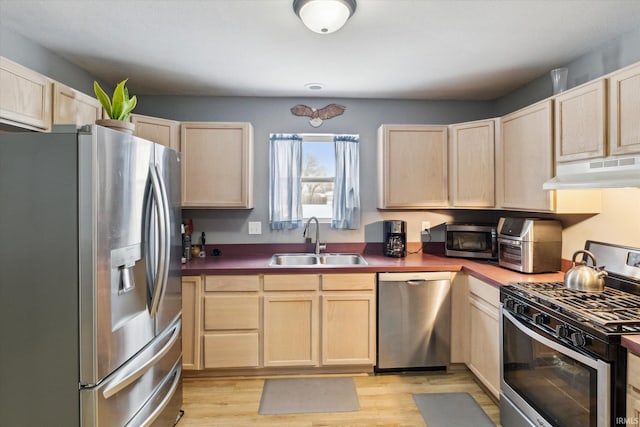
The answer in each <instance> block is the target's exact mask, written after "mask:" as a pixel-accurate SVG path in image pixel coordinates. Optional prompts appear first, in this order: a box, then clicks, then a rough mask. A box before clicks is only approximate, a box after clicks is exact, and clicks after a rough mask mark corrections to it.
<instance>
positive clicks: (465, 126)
mask: <svg viewBox="0 0 640 427" xmlns="http://www.w3.org/2000/svg"><path fill="white" fill-rule="evenodd" d="M494 146H495V120H494V119H491V120H479V121H475V122H468V123H459V124H455V125H451V145H450V167H451V202H452V204H453V206H454V207H464V208H493V207H495V204H496V198H495V160H494Z"/></svg>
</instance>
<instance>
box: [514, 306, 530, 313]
mask: <svg viewBox="0 0 640 427" xmlns="http://www.w3.org/2000/svg"><path fill="white" fill-rule="evenodd" d="M514 311H515V312H516V313H518V314H525V313H528V312H529V307H527V306H526V305H524V304H515V307H514Z"/></svg>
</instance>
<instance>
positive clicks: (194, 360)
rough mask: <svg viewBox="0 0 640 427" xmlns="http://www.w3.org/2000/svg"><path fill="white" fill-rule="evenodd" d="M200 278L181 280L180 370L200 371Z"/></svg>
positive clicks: (191, 277)
mask: <svg viewBox="0 0 640 427" xmlns="http://www.w3.org/2000/svg"><path fill="white" fill-rule="evenodd" d="M201 294H202V278H201V277H200V276H184V277H183V278H182V368H183V369H185V370H196V369H201V368H202V365H201V358H200V353H201V349H200V341H201V339H200V335H201V333H200V322H201V317H202V309H201V307H202V296H201Z"/></svg>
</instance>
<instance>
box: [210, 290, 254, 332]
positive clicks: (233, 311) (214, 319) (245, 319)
mask: <svg viewBox="0 0 640 427" xmlns="http://www.w3.org/2000/svg"><path fill="white" fill-rule="evenodd" d="M259 317H260V298H259V297H258V296H257V295H256V296H251V295H242V296H226V295H225V296H222V295H207V296H205V297H204V328H205V329H206V330H214V329H218V330H220V329H223V330H224V329H226V330H229V329H258V327H259V324H260V323H259Z"/></svg>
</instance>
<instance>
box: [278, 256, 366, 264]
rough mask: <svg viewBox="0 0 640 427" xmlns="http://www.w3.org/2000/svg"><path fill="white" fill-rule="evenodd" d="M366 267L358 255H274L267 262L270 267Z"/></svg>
mask: <svg viewBox="0 0 640 427" xmlns="http://www.w3.org/2000/svg"><path fill="white" fill-rule="evenodd" d="M360 265H367V261H365V259H364V258H363V257H362V256H361V255H359V254H343V253H340V254H337V253H334V254H331V253H327V254H312V253H299V254H275V255H273V256H272V257H271V260H270V261H269V266H271V267H323V266H326V267H349V266H360Z"/></svg>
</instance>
